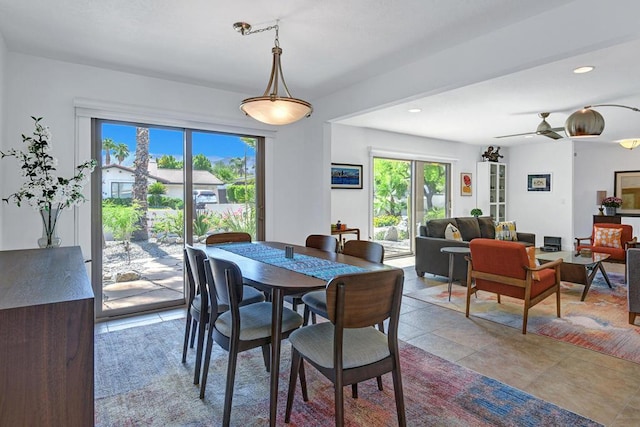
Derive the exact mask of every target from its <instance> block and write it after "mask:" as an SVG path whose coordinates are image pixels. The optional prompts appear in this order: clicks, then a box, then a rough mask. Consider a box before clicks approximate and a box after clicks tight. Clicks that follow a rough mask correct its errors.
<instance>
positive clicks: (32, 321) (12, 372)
mask: <svg viewBox="0 0 640 427" xmlns="http://www.w3.org/2000/svg"><path fill="white" fill-rule="evenodd" d="M93 336H94V295H93V290H92V289H91V284H90V282H89V278H88V275H87V271H86V268H85V265H84V262H83V258H82V252H81V251H80V248H79V247H63V248H55V249H28V250H16V251H0V425H6V426H28V425H29V426H92V425H93V424H94V392H93V387H94V377H93Z"/></svg>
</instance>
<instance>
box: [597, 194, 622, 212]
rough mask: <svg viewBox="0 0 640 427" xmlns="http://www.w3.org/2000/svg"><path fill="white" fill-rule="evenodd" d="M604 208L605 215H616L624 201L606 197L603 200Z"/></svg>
mask: <svg viewBox="0 0 640 427" xmlns="http://www.w3.org/2000/svg"><path fill="white" fill-rule="evenodd" d="M602 206H603V207H604V214H605V215H615V214H616V209H618V208H619V207H620V206H622V199H621V198H619V197H613V196H610V197H605V198H604V200H602Z"/></svg>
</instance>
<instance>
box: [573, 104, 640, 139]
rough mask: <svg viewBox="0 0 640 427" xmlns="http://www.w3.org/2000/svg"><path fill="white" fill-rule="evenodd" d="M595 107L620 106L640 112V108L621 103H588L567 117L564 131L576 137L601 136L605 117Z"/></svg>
mask: <svg viewBox="0 0 640 427" xmlns="http://www.w3.org/2000/svg"><path fill="white" fill-rule="evenodd" d="M593 107H620V108H627V109H629V110H633V111H638V112H640V109H638V108H635V107H627V106H626V105H619V104H597V105H587V106H586V107H584V108H583V109H582V110H578V111H576V112H574V113H573V114H571V115H570V116H569V117H568V118H567V121H566V122H565V123H564V131H565V133H566V134H567V136H569V137H570V138H575V139H578V138H593V137H596V136H600V134H601V133H602V131H603V130H604V117H602V114H600V113H598V112H597V111H596V110H594V109H593Z"/></svg>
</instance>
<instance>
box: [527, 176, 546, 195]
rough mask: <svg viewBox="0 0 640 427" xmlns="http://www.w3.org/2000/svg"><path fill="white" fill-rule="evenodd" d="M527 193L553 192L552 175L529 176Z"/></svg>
mask: <svg viewBox="0 0 640 427" xmlns="http://www.w3.org/2000/svg"><path fill="white" fill-rule="evenodd" d="M527 191H551V174H550V173H537V174H529V175H527Z"/></svg>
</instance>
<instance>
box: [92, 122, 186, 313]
mask: <svg viewBox="0 0 640 427" xmlns="http://www.w3.org/2000/svg"><path fill="white" fill-rule="evenodd" d="M99 123H100V126H99V133H100V140H101V147H102V163H101V165H102V167H101V171H100V172H101V175H102V177H101V179H102V204H101V212H100V217H101V218H102V236H101V238H102V248H101V251H100V252H101V254H100V256H99V257H96V256H94V257H93V258H94V260H96V259H99V260H100V262H99V264H100V265H94V268H96V269H97V272H98V274H99V275H100V277H99V279H98V280H99V281H100V283H101V287H102V289H101V292H100V293H99V299H100V300H101V304H99V306H98V307H97V313H96V314H97V316H98V317H104V316H112V315H122V314H128V313H133V312H137V311H143V310H149V309H152V308H159V307H164V306H170V305H175V304H182V303H183V302H184V279H183V265H182V264H183V261H182V260H183V252H182V248H183V242H184V237H185V233H184V197H183V194H184V178H183V177H184V169H183V157H184V156H183V147H184V131H183V130H181V129H165V128H156V127H150V126H144V125H136V124H129V123H109V122H99ZM94 237H95V236H94ZM94 280H95V277H94ZM96 294H97V295H98V293H97V292H96Z"/></svg>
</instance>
